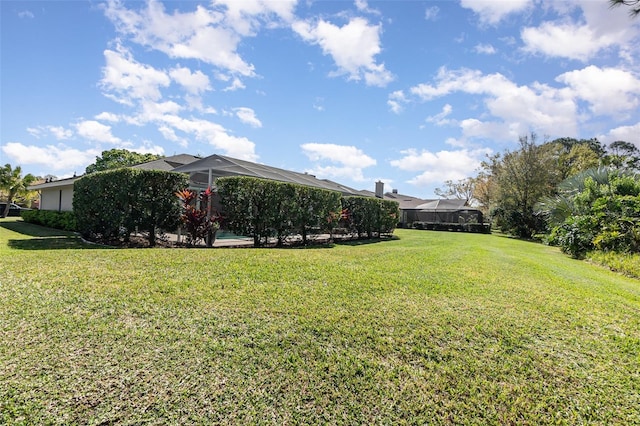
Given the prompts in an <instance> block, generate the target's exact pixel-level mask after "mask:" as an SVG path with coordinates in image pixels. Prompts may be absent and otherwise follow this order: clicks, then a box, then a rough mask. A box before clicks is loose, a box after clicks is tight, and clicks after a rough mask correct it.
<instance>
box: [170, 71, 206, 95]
mask: <svg viewBox="0 0 640 426" xmlns="http://www.w3.org/2000/svg"><path fill="white" fill-rule="evenodd" d="M169 75H170V76H171V78H172V79H173V80H174V81H175V82H176V83H178V84H180V85H181V86H182V87H184V88H185V90H186V91H187V92H189V93H192V94H195V95H197V94H199V93H202V92H204V91H207V90H211V84H210V82H209V77H207V76H206V75H205V74H203V73H202V71H200V70H198V71H196V72H191V70H190V69H189V68H186V67H176V68H173V69H172V70H171V71H169Z"/></svg>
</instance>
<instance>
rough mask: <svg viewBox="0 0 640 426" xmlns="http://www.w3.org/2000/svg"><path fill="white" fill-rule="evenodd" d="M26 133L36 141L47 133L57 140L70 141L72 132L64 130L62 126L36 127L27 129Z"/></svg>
mask: <svg viewBox="0 0 640 426" xmlns="http://www.w3.org/2000/svg"><path fill="white" fill-rule="evenodd" d="M27 132H28V133H29V134H30V135H31V136H33V137H34V138H36V139H40V138H42V137H44V136H45V135H46V134H47V133H50V134H51V135H53V137H54V138H56V139H57V140H59V141H60V140H65V139H70V138H71V137H72V136H73V131H72V130H70V129H65V128H64V127H62V126H37V127H27Z"/></svg>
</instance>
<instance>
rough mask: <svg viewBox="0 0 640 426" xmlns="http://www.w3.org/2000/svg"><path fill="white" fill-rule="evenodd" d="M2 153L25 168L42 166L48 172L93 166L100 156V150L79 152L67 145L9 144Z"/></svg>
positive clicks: (3, 147)
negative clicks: (96, 158)
mask: <svg viewBox="0 0 640 426" xmlns="http://www.w3.org/2000/svg"><path fill="white" fill-rule="evenodd" d="M2 151H3V152H4V153H5V154H6V155H7V156H8V157H10V158H12V159H13V160H14V161H15V162H16V163H19V164H21V165H23V166H28V165H40V166H44V167H46V168H47V169H48V170H73V169H74V168H80V167H82V169H83V170H84V167H86V166H87V165H89V164H91V163H92V162H93V161H94V160H95V157H96V156H98V155H100V150H99V149H85V150H79V149H76V148H71V147H68V146H66V145H62V144H61V145H47V146H44V147H42V146H35V145H24V144H22V143H19V142H9V143H7V144H5V145H3V146H2Z"/></svg>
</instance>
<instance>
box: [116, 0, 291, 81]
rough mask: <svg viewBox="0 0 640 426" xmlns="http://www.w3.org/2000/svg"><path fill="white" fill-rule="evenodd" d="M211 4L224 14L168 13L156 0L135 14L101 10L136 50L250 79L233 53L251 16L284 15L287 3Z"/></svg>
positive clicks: (202, 10) (250, 71) (119, 7)
mask: <svg viewBox="0 0 640 426" xmlns="http://www.w3.org/2000/svg"><path fill="white" fill-rule="evenodd" d="M272 3H273V4H272ZM276 3H279V4H276ZM216 4H218V5H224V6H226V12H227V15H226V16H225V13H224V11H221V10H211V9H207V8H206V7H204V6H201V5H198V6H196V10H194V11H192V12H185V13H182V12H178V11H174V12H173V14H167V13H166V12H165V9H164V5H163V4H162V3H159V2H157V1H155V0H150V1H149V2H148V3H147V5H146V6H147V7H146V8H144V9H142V10H139V11H135V10H132V9H127V8H126V7H125V6H124V4H123V3H120V2H117V1H114V0H110V1H109V2H108V3H107V4H106V6H105V15H106V16H107V18H109V19H110V20H111V21H112V22H113V23H114V24H115V26H116V29H117V30H118V32H119V33H120V34H123V35H127V36H130V37H131V39H132V40H133V41H135V42H136V43H138V44H140V45H143V46H148V47H151V48H153V49H156V50H159V51H161V52H164V53H166V54H167V55H169V56H170V57H172V58H185V59H197V60H200V61H203V62H205V63H208V64H212V65H214V66H216V67H219V68H221V69H224V70H227V71H229V72H231V73H234V74H239V75H243V76H254V75H255V72H254V67H253V65H251V64H248V63H247V62H245V61H244V60H243V59H242V58H241V57H240V55H239V54H238V52H237V48H238V44H239V43H240V41H241V39H242V37H241V35H250V34H251V33H252V28H253V26H254V24H255V22H256V21H255V20H254V19H253V15H254V14H256V13H258V14H262V13H266V12H271V11H276V12H277V13H280V14H281V16H288V14H289V12H288V11H290V10H291V7H292V5H291V2H290V1H289V2H266V1H247V2H244V1H243V2H223V1H217V2H216ZM225 19H227V23H226V24H225Z"/></svg>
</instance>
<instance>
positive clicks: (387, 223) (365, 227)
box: [342, 197, 400, 238]
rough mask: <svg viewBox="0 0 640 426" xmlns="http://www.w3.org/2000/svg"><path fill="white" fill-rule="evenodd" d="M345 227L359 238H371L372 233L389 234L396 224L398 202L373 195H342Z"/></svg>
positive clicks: (398, 213)
mask: <svg viewBox="0 0 640 426" xmlns="http://www.w3.org/2000/svg"><path fill="white" fill-rule="evenodd" d="M342 208H343V209H344V210H346V216H347V218H346V223H347V228H348V229H349V230H351V231H352V232H355V233H357V234H358V237H359V238H362V237H364V236H366V237H367V238H373V236H374V234H377V235H383V234H391V233H393V230H394V229H395V227H396V226H397V224H398V218H399V217H400V211H399V209H398V203H397V202H395V201H390V200H382V199H380V198H373V197H344V198H342Z"/></svg>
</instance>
